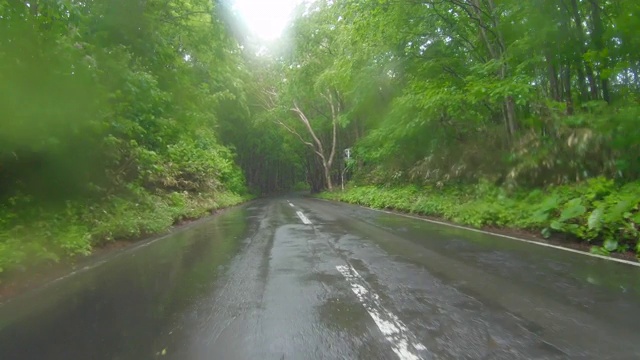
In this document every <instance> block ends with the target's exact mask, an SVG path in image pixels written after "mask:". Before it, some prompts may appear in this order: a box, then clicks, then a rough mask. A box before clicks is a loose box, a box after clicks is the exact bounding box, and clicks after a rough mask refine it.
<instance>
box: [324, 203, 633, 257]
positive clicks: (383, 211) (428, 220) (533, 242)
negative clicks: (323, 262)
mask: <svg viewBox="0 0 640 360" xmlns="http://www.w3.org/2000/svg"><path fill="white" fill-rule="evenodd" d="M318 200H321V201H326V202H333V203H343V204H348V203H345V202H341V201H332V200H325V199H318ZM350 205H352V206H357V207H361V208H364V209H368V210H373V211H378V212H382V213H385V214H390V215H396V216H402V217H406V218H409V219H415V220H421V221H426V222H429V223H432V224H438V225H444V226H449V227H452V228H456V229H462V230H468V231H473V232H476V233H480V234H486V235H493V236H498V237H501V238H505V239H510V240H516V241H522V242H525V243H529V244H532V245H538V246H545V247H548V248H552V249H556V250H563V251H568V252H572V253H574V254H580V255H585V256H590V257H594V258H598V259H602V260H609V261H614V262H617V263H621V264H627V265H633V266H638V267H640V262H635V261H629V260H624V259H618V258H614V257H609V256H604V255H598V254H592V253H589V252H586V251H580V250H575V249H571V248H567V247H563V246H558V245H553V244H548V243H544V242H539V241H533V240H527V239H522V238H519V237H515V236H509V235H504V234H499V233H494V232H491V231H486V230H480V229H475V228H471V227H467V226H462V225H456V224H451V223H448V222H444V221H438V220H431V219H426V218H422V217H418V216H413V215H408V214H402V213H399V212H393V211H387V210H380V209H374V208H372V207H368V206H362V205H355V204H350Z"/></svg>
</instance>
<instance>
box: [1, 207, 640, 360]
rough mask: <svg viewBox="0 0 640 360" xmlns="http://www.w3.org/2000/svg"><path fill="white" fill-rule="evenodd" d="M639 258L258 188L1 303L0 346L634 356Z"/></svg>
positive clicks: (336, 355) (213, 353) (259, 355)
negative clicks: (217, 210)
mask: <svg viewBox="0 0 640 360" xmlns="http://www.w3.org/2000/svg"><path fill="white" fill-rule="evenodd" d="M638 319H640V268H638V267H633V266H630V265H625V264H619V263H613V262H608V261H604V260H601V259H596V258H591V257H587V256H583V255H578V254H573V253H569V252H563V251H558V250H555V249H550V248H545V247H540V246H536V245H531V244H527V243H522V242H517V241H513V240H509V239H504V238H499V237H494V236H490V235H486V234H480V233H473V232H469V231H465V230H461V229H455V228H450V227H446V226H442V225H437V224H431V223H427V222H424V221H420V220H416V219H410V218H405V217H400V216H396V215H390V214H385V213H381V212H375V211H371V210H366V209H361V208H358V207H353V206H347V205H342V204H335V203H328V202H323V201H319V200H313V199H306V198H300V197H290V198H275V199H264V200H259V201H254V202H252V203H249V204H247V205H244V206H241V207H237V208H234V209H230V210H228V211H226V212H224V213H222V214H220V215H218V216H215V217H212V218H210V219H207V220H205V221H201V222H198V223H196V224H194V225H192V226H190V227H188V228H185V229H182V230H179V231H176V232H175V233H174V234H172V235H170V236H167V237H164V238H160V239H157V240H154V241H151V242H147V243H142V244H140V245H138V246H136V247H135V248H133V249H129V250H125V251H122V252H120V253H117V254H113V255H112V256H110V257H109V258H108V259H107V261H104V262H102V263H100V264H97V265H96V266H94V267H91V268H90V269H87V270H86V271H79V272H77V273H76V274H74V275H72V276H69V277H66V278H64V279H62V280H60V281H56V282H54V283H52V284H50V285H49V286H47V287H44V288H42V289H39V290H36V291H32V292H31V293H28V294H25V295H23V296H21V297H19V298H15V299H13V300H12V301H9V302H7V303H5V304H3V305H0V359H65V360H66V359H154V358H162V359H461V358H466V359H481V358H488V359H566V358H581V359H582V358H586V359H591V358H592V359H637V358H640V341H638V339H640V337H639V336H640V335H638V334H640V321H638Z"/></svg>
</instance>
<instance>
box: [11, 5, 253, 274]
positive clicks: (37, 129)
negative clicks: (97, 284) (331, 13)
mask: <svg viewBox="0 0 640 360" xmlns="http://www.w3.org/2000/svg"><path fill="white" fill-rule="evenodd" d="M224 16H226V15H225V13H224V10H223V9H222V8H220V7H219V6H218V5H215V4H214V3H212V2H211V1H208V0H178V1H170V2H168V1H164V0H147V1H137V0H92V1H75V0H65V1H53V0H39V1H38V0H29V1H21V0H0V94H1V96H0V272H2V271H5V270H10V269H15V268H17V267H24V266H27V265H31V264H34V263H38V262H41V261H51V260H53V261H57V260H59V259H61V258H62V257H65V256H68V255H74V254H88V253H89V252H90V251H91V248H92V247H93V246H96V245H100V244H101V243H103V242H105V241H111V240H114V239H128V238H136V237H139V236H142V235H145V234H151V233H156V232H160V231H164V230H165V229H167V228H168V227H170V226H171V225H172V224H174V223H175V222H178V221H181V220H183V219H187V218H196V217H199V216H202V215H203V214H206V213H207V212H208V211H210V210H212V209H217V208H220V207H222V206H228V205H231V204H234V203H238V202H240V201H242V200H243V199H244V196H245V195H246V194H247V191H248V190H247V188H246V183H245V178H244V174H243V172H242V170H241V169H240V168H239V167H238V166H237V165H236V155H235V153H234V152H233V151H232V150H231V149H230V148H229V147H226V146H224V145H222V143H221V141H220V139H219V133H218V132H217V130H216V128H217V127H219V126H221V124H224V123H225V122H231V121H234V120H237V117H238V116H244V117H245V118H248V116H249V115H248V114H247V112H246V111H245V112H242V111H241V110H236V109H244V108H246V103H245V101H246V99H245V98H244V95H243V94H244V92H245V90H246V89H245V85H244V84H243V83H241V82H239V81H237V79H238V78H241V77H242V76H245V75H244V74H243V71H244V68H243V66H242V64H243V59H242V56H241V53H240V47H239V45H238V43H237V42H236V40H235V39H233V38H232V37H231V36H230V35H228V29H227V24H226V22H225V21H223V19H224ZM238 113H239V114H240V115H237V114H238ZM232 117H233V119H232Z"/></svg>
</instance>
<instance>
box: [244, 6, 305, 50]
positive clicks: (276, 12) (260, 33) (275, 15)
mask: <svg viewBox="0 0 640 360" xmlns="http://www.w3.org/2000/svg"><path fill="white" fill-rule="evenodd" d="M301 2H302V0H235V3H234V5H233V8H234V10H235V11H236V12H237V13H238V14H239V15H240V16H241V17H242V20H243V21H244V22H245V23H246V25H247V27H248V28H249V30H251V32H252V33H253V34H254V35H256V36H257V37H259V38H260V39H262V40H266V41H271V40H275V39H277V38H278V37H280V35H282V32H283V31H284V29H285V27H286V26H287V25H288V24H289V21H290V20H291V14H292V12H293V10H294V9H295V7H296V5H298V4H300V3H301Z"/></svg>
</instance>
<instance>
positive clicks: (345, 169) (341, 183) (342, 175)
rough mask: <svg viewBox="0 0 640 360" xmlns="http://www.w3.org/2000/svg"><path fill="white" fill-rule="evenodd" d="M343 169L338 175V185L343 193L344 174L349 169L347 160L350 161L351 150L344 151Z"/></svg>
mask: <svg viewBox="0 0 640 360" xmlns="http://www.w3.org/2000/svg"><path fill="white" fill-rule="evenodd" d="M344 160H345V161H344V163H345V165H344V169H342V173H341V174H340V185H341V188H342V191H344V173H345V171H347V169H348V168H349V160H351V148H346V149H344Z"/></svg>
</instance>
